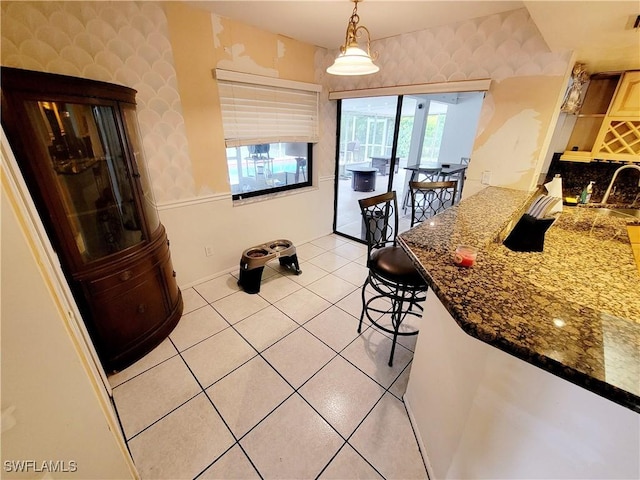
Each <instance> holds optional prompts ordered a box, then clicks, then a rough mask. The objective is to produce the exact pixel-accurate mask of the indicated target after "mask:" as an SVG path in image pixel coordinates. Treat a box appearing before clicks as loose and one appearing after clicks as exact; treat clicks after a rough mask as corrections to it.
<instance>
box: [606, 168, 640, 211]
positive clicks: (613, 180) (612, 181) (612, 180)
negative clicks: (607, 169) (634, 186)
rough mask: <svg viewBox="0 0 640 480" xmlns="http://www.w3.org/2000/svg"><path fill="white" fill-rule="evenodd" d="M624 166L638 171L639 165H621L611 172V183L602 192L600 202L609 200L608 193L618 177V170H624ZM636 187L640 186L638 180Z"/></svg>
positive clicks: (639, 169)
mask: <svg viewBox="0 0 640 480" xmlns="http://www.w3.org/2000/svg"><path fill="white" fill-rule="evenodd" d="M625 168H633V169H635V170H638V171H639V172H640V166H638V165H623V166H621V167H620V168H619V169H617V170H616V171H615V173H614V174H613V178H612V179H611V183H609V186H608V187H607V191H606V192H605V193H604V197H602V203H607V200H609V195H610V194H611V188H612V187H613V184H614V183H615V181H616V178H618V174H619V173H620V171H622V170H624V169H625ZM638 187H640V182H639V183H638Z"/></svg>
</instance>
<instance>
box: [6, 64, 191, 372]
mask: <svg viewBox="0 0 640 480" xmlns="http://www.w3.org/2000/svg"><path fill="white" fill-rule="evenodd" d="M1 75H2V76H1V84H0V89H1V91H2V126H3V128H4V130H5V132H6V134H7V137H8V140H9V143H10V145H11V148H12V150H13V152H14V154H15V156H16V159H17V162H18V165H19V167H20V169H21V171H22V174H23V176H24V178H25V182H26V184H27V187H28V189H29V192H30V193H31V196H32V197H33V199H34V202H35V205H36V208H37V210H38V213H39V215H40V218H41V219H42V221H43V223H44V225H45V229H46V230H47V234H48V235H49V238H50V240H51V243H52V245H53V247H54V249H55V250H56V253H57V254H58V256H59V259H60V262H61V265H62V269H63V271H64V273H65V275H66V278H67V281H68V283H69V286H70V287H71V291H72V292H73V295H74V297H75V299H76V302H77V303H78V306H79V308H80V311H81V313H82V316H83V319H84V322H85V324H86V326H87V330H88V331H89V334H90V335H91V338H92V340H93V343H94V345H95V347H96V350H97V352H98V356H99V357H100V360H101V361H102V364H103V366H104V368H105V370H106V371H107V372H112V371H117V370H121V369H123V368H125V367H127V366H129V365H130V364H132V363H133V362H135V361H136V360H138V359H139V358H141V357H142V356H143V355H145V354H146V353H147V352H149V351H151V350H152V349H153V348H154V347H155V346H157V345H158V344H159V343H160V342H161V341H162V340H164V339H165V338H166V337H167V336H168V335H169V333H170V332H171V330H172V329H173V328H174V327H175V325H176V324H177V323H178V320H179V319H180V316H181V314H182V296H181V293H180V290H179V289H178V285H177V282H176V278H175V272H174V271H173V267H172V264H171V257H170V254H169V241H168V240H167V236H166V233H165V230H164V227H163V226H162V224H161V223H160V220H159V218H158V213H157V211H156V207H155V202H154V200H153V194H152V190H151V185H150V182H149V177H148V174H147V169H146V164H145V161H144V159H143V153H142V143H141V140H140V134H139V131H138V123H137V117H136V103H135V94H136V92H135V90H132V89H130V88H127V87H123V86H119V85H112V84H108V83H103V82H96V81H92V80H86V79H81V78H74V77H68V76H62V75H53V74H47V73H41V72H32V71H28V70H20V69H14V68H6V67H2V70H1Z"/></svg>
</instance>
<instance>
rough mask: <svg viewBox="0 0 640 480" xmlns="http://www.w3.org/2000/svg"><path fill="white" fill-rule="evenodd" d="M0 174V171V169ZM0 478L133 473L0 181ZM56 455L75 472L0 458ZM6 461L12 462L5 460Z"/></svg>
mask: <svg viewBox="0 0 640 480" xmlns="http://www.w3.org/2000/svg"><path fill="white" fill-rule="evenodd" d="M3 174H4V173H3ZM1 203H2V271H1V275H2V301H1V303H2V306H1V318H2V339H1V346H2V348H1V360H2V407H1V408H2V467H0V468H2V470H1V471H2V473H1V474H0V476H1V477H2V478H6V479H10V478H78V479H80V478H82V479H93V478H95V479H107V478H108V479H116V478H118V479H124V478H135V476H136V473H135V471H134V469H133V463H132V462H131V460H130V457H129V456H128V453H127V451H126V447H124V442H123V441H122V442H119V441H118V439H117V437H116V435H117V434H118V432H117V430H116V429H117V428H118V427H117V423H115V422H112V423H109V421H108V417H109V415H108V412H107V411H106V409H107V408H111V405H110V403H108V399H107V397H106V393H105V392H104V391H103V389H104V387H103V386H102V384H101V383H100V379H99V378H97V377H96V376H93V375H91V374H90V373H89V372H88V368H87V363H86V362H87V359H86V358H85V359H84V360H83V359H81V356H80V354H79V347H78V344H77V342H76V341H75V340H74V338H73V337H72V336H71V335H70V331H69V327H68V325H66V323H65V322H66V319H65V312H64V309H63V308H62V306H61V304H60V303H59V302H58V301H57V300H56V297H55V296H53V295H52V291H51V285H50V284H49V283H48V280H47V279H46V278H45V277H44V276H43V273H42V269H41V265H40V264H39V261H38V260H37V258H36V257H35V256H34V252H35V250H34V243H33V240H32V239H30V238H29V237H28V236H26V235H25V233H24V230H23V229H22V226H23V225H24V222H25V219H24V218H20V217H19V216H18V214H17V213H16V211H15V210H14V209H13V208H12V202H11V201H10V199H9V197H8V196H7V192H6V190H5V179H3V186H2V198H1ZM20 460H34V461H36V462H37V465H38V468H40V469H42V462H43V461H52V462H56V461H60V462H64V463H60V464H58V468H61V469H62V468H66V469H69V468H70V466H71V464H70V462H71V461H73V462H75V465H76V466H77V471H76V472H75V473H72V472H69V471H67V472H49V473H48V476H47V472H45V473H42V470H41V471H40V473H37V472H35V471H34V468H35V467H33V468H32V469H31V471H30V473H28V474H24V473H22V474H18V473H15V472H9V471H8V469H9V468H11V467H7V464H6V463H5V462H11V461H20ZM9 465H13V464H9Z"/></svg>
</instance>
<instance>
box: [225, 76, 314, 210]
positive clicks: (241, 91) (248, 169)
mask: <svg viewBox="0 0 640 480" xmlns="http://www.w3.org/2000/svg"><path fill="white" fill-rule="evenodd" d="M215 77H216V80H217V82H218V92H219V96H220V107H221V111H222V122H223V129H224V137H225V144H226V147H227V167H228V170H229V179H230V183H231V189H232V195H233V198H234V199H242V198H246V197H251V196H256V195H263V194H265V193H272V192H275V191H281V190H289V189H293V188H300V187H304V186H309V185H311V167H312V158H311V152H312V148H311V144H312V143H315V142H317V141H318V137H319V127H318V102H319V98H318V95H319V92H320V90H321V87H320V85H315V84H310V83H303V82H294V81H289V80H282V79H278V78H271V77H262V76H258V75H250V74H244V73H238V72H232V71H228V70H220V69H217V70H215Z"/></svg>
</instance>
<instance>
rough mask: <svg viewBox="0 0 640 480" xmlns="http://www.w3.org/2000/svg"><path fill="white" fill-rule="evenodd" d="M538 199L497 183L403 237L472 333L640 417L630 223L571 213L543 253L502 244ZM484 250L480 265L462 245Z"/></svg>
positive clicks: (639, 301) (638, 321) (636, 277)
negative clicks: (458, 257) (464, 261)
mask: <svg viewBox="0 0 640 480" xmlns="http://www.w3.org/2000/svg"><path fill="white" fill-rule="evenodd" d="M530 198H531V194H530V193H528V192H522V191H517V190H510V189H504V188H498V187H489V188H486V189H485V190H482V191H481V192H479V193H478V194H476V195H473V196H472V197H470V198H468V199H466V200H464V201H463V202H461V203H460V204H458V205H457V206H455V207H453V208H451V209H449V210H447V211H445V212H443V213H441V214H440V215H438V216H436V217H433V218H432V219H430V220H429V221H427V222H425V223H424V224H422V225H418V226H417V227H415V228H413V229H411V230H409V231H407V232H405V233H402V234H401V235H400V236H399V240H400V244H401V245H402V246H403V247H404V248H405V249H406V250H407V252H408V253H409V254H410V256H411V257H412V258H413V260H414V262H415V263H416V265H418V267H419V269H420V271H421V272H422V274H423V275H424V277H425V278H426V279H427V282H428V283H429V286H430V288H432V290H433V291H434V293H435V294H436V295H437V296H438V298H439V299H440V301H441V302H442V303H443V305H444V306H445V307H446V308H447V310H448V311H449V313H450V314H451V315H452V317H453V318H454V319H455V320H456V322H457V323H458V325H459V326H460V327H461V328H462V329H463V330H464V331H465V332H467V333H468V334H470V335H472V336H474V337H476V338H478V339H480V340H482V341H484V342H486V343H489V344H491V345H493V346H495V347H497V348H499V349H501V350H504V351H505V352H508V353H510V354H512V355H514V356H516V357H518V358H520V359H522V360H525V361H527V362H529V363H532V364H533V365H536V366H538V367H540V368H542V369H545V370H547V371H549V372H551V373H553V374H555V375H558V376H559V377H562V378H564V379H566V380H568V381H570V382H573V383H575V384H577V385H579V386H582V387H584V388H586V389H587V390H590V391H592V392H594V393H596V394H598V395H601V396H603V397H605V398H608V399H610V400H611V401H614V402H616V403H619V404H620V405H623V406H625V407H627V408H630V409H631V410H634V411H636V412H640V274H639V273H638V269H637V267H636V264H635V262H634V259H633V254H632V250H631V246H630V244H629V239H628V236H627V234H626V221H625V220H624V219H623V218H617V217H611V216H606V215H601V214H599V212H598V209H595V208H577V207H566V206H565V207H564V210H563V212H562V214H561V215H560V217H559V219H558V220H557V221H556V222H555V224H554V225H553V226H552V227H551V228H550V229H549V230H548V232H547V234H546V240H545V248H544V252H541V253H521V252H512V251H511V250H509V249H507V248H506V247H505V246H503V245H502V243H501V242H500V241H498V240H497V238H498V237H500V236H501V234H504V231H505V229H506V228H507V226H508V225H509V223H510V222H511V221H512V220H513V219H514V218H515V220H517V219H518V218H519V217H520V214H521V212H522V211H524V208H526V205H527V203H528V202H529V201H530ZM461 244H465V245H473V246H476V247H477V248H478V249H479V252H478V258H477V261H476V264H475V265H474V266H473V267H472V268H463V267H458V266H456V265H454V264H453V262H452V253H453V251H454V250H455V248H456V246H457V245H461Z"/></svg>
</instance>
